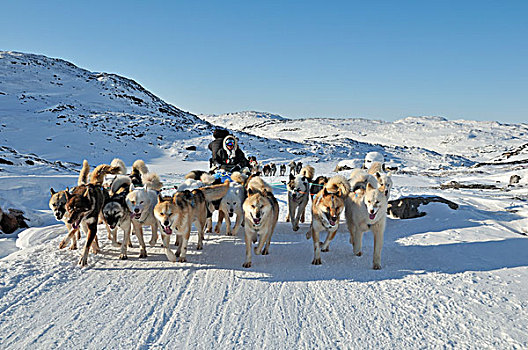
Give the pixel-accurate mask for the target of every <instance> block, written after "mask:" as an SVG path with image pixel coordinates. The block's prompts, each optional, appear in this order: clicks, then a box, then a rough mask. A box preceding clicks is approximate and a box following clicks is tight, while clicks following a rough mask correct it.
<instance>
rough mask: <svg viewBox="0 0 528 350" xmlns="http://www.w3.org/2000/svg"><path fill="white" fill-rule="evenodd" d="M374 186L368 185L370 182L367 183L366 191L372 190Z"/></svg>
mask: <svg viewBox="0 0 528 350" xmlns="http://www.w3.org/2000/svg"><path fill="white" fill-rule="evenodd" d="M373 189H374V186H372V185H371V184H370V182H367V191H370V190H373Z"/></svg>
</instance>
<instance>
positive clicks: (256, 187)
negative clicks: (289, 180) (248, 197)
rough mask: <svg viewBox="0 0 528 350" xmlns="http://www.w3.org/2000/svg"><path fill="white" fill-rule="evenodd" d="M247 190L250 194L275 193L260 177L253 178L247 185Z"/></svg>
mask: <svg viewBox="0 0 528 350" xmlns="http://www.w3.org/2000/svg"><path fill="white" fill-rule="evenodd" d="M246 188H247V191H248V193H252V192H260V193H262V194H264V193H266V192H267V193H273V190H272V189H271V186H270V185H268V184H267V183H266V182H265V181H264V180H262V178H261V177H260V176H251V177H250V178H249V179H248V181H247V183H246Z"/></svg>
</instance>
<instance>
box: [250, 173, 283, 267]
mask: <svg viewBox="0 0 528 350" xmlns="http://www.w3.org/2000/svg"><path fill="white" fill-rule="evenodd" d="M246 186H247V195H248V196H247V198H246V200H245V201H244V205H243V210H244V222H245V226H244V227H245V231H246V232H245V241H246V261H245V262H244V264H243V265H242V266H243V267H246V268H247V267H251V247H252V245H253V243H255V242H257V234H260V238H259V243H258V245H257V247H255V254H257V255H259V254H262V255H267V254H269V246H270V241H271V235H272V234H273V231H274V230H275V226H276V225H277V220H278V218H279V203H278V202H277V199H275V196H274V195H273V192H272V190H271V187H270V186H269V185H268V184H267V183H265V182H264V180H262V178H261V177H259V176H253V177H251V178H249V179H248V182H247V184H246Z"/></svg>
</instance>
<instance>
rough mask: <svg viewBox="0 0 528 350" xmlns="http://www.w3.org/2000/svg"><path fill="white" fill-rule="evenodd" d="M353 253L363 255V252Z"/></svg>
mask: <svg viewBox="0 0 528 350" xmlns="http://www.w3.org/2000/svg"><path fill="white" fill-rule="evenodd" d="M354 254H356V256H361V255H363V252H357V253H354Z"/></svg>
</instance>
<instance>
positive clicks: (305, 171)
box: [300, 165, 315, 182]
mask: <svg viewBox="0 0 528 350" xmlns="http://www.w3.org/2000/svg"><path fill="white" fill-rule="evenodd" d="M300 174H301V175H302V176H304V177H305V178H307V179H308V181H309V182H312V179H313V177H314V174H315V169H314V167H313V166H311V165H305V166H304V167H303V168H302V169H301V173H300Z"/></svg>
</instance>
